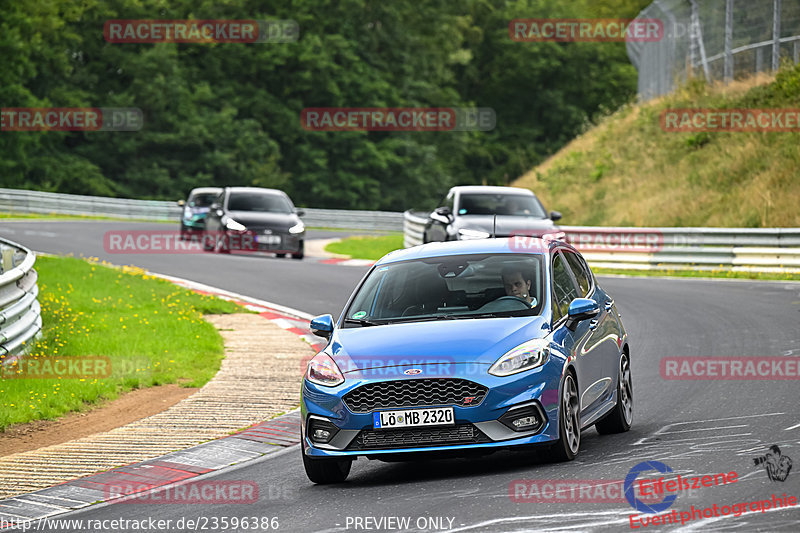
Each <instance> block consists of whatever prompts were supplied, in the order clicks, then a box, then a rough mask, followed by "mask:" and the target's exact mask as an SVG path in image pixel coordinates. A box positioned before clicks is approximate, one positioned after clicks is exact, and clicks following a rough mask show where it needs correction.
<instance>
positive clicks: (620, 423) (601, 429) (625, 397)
mask: <svg viewBox="0 0 800 533" xmlns="http://www.w3.org/2000/svg"><path fill="white" fill-rule="evenodd" d="M632 423H633V381H632V380H631V365H630V361H628V354H622V358H621V359H620V362H619V380H618V381H617V405H615V406H614V409H612V410H611V412H610V413H608V415H606V417H605V418H603V419H602V420H600V421H599V422H598V423H597V424H595V425H594V427H596V428H597V432H598V433H600V434H601V435H609V434H611V433H624V432H626V431H628V430H629V429H631V424H632Z"/></svg>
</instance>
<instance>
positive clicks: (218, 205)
mask: <svg viewBox="0 0 800 533" xmlns="http://www.w3.org/2000/svg"><path fill="white" fill-rule="evenodd" d="M303 214H304V212H303V211H302V210H301V209H297V208H295V206H294V204H293V203H292V201H291V200H290V199H289V197H288V196H287V195H286V193H285V192H283V191H279V190H277V189H262V188H259V187H225V188H224V189H223V190H222V193H220V195H219V196H218V197H217V198H216V200H214V203H213V204H212V205H211V209H210V211H209V212H208V217H207V219H206V227H205V231H206V238H204V239H203V246H204V247H205V248H206V249H207V250H214V251H217V252H222V253H229V252H231V251H236V250H237V247H236V244H235V243H246V246H245V247H244V248H242V251H259V252H274V253H275V254H277V255H278V257H285V256H286V254H291V255H292V257H293V258H294V259H302V258H303V253H304V240H305V235H306V233H305V231H306V228H305V225H304V224H303V221H302V220H300V216H302V215H303Z"/></svg>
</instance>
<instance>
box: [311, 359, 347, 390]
mask: <svg viewBox="0 0 800 533" xmlns="http://www.w3.org/2000/svg"><path fill="white" fill-rule="evenodd" d="M306 379H307V380H308V381H310V382H311V383H316V384H317V385H322V386H324V387H335V386H336V385H339V384H341V383H344V375H342V371H341V370H339V367H338V366H336V363H335V362H334V361H333V359H331V356H330V355H328V354H326V353H323V352H320V353H318V354H317V355H315V356H314V358H313V359H312V360H311V362H310V363H308V369H307V370H306Z"/></svg>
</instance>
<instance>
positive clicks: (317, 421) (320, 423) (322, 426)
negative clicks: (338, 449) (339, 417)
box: [307, 417, 339, 444]
mask: <svg viewBox="0 0 800 533" xmlns="http://www.w3.org/2000/svg"><path fill="white" fill-rule="evenodd" d="M338 432H339V428H338V427H336V426H335V425H334V424H333V423H331V422H329V421H328V420H324V419H321V418H313V417H312V418H309V419H308V431H307V433H308V436H309V438H311V440H312V441H313V442H316V443H319V444H327V443H328V442H330V441H331V439H332V438H333V436H334V435H336V434H337V433H338Z"/></svg>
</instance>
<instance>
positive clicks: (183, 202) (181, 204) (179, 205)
mask: <svg viewBox="0 0 800 533" xmlns="http://www.w3.org/2000/svg"><path fill="white" fill-rule="evenodd" d="M175 203H176V204H178V207H183V206H185V205H186V202H185V201H184V200H178V201H177V202H175Z"/></svg>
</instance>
